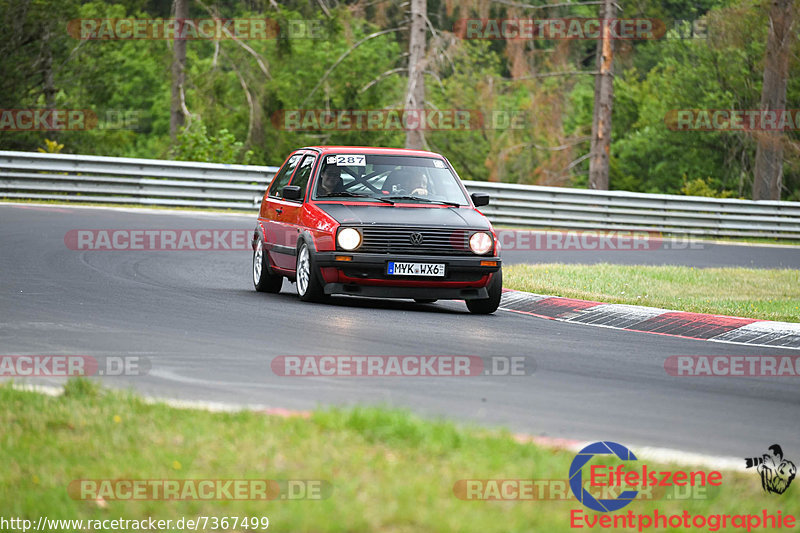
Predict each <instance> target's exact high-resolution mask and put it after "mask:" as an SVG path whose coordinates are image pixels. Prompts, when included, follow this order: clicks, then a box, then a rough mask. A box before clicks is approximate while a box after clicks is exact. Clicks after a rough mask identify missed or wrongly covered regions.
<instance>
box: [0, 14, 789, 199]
mask: <svg viewBox="0 0 800 533" xmlns="http://www.w3.org/2000/svg"><path fill="white" fill-rule="evenodd" d="M329 4H330V3H326V5H329ZM479 4H481V3H479ZM170 5H171V3H170V2H161V1H158V2H156V1H151V0H116V1H115V2H114V3H106V2H102V1H99V0H95V1H88V2H83V1H79V0H60V1H58V2H57V1H55V0H22V1H12V0H0V20H3V22H4V28H7V31H5V32H4V34H3V36H2V37H0V70H2V72H3V73H4V76H3V77H2V78H0V94H2V95H3V106H2V107H3V108H4V109H28V108H44V107H54V108H57V109H86V110H90V111H93V112H94V113H95V114H96V115H97V116H98V119H99V121H98V123H97V125H96V126H95V127H93V128H90V129H87V130H81V131H57V132H46V131H0V149H11V150H28V151H31V150H37V149H39V148H40V147H43V146H49V145H48V144H47V141H52V142H55V143H56V145H63V146H64V147H66V148H64V150H67V151H69V152H72V153H86V154H102V155H109V156H127V157H156V158H167V157H177V158H182V159H189V160H200V161H204V160H214V161H227V162H248V161H249V162H251V163H254V164H271V165H276V164H280V162H282V161H283V160H284V158H285V157H286V155H287V153H288V152H289V151H290V150H293V149H295V148H297V147H299V146H306V145H320V144H343V145H371V146H403V144H404V141H405V132H404V131H402V130H399V131H397V130H396V131H386V130H380V131H333V130H323V131H294V130H287V128H286V127H285V124H283V123H282V122H281V116H282V115H281V113H282V112H283V111H290V110H302V109H311V110H328V109H331V110H336V109H360V110H369V109H395V108H400V107H402V105H403V97H404V93H405V90H406V83H407V79H406V73H405V71H404V70H402V69H403V68H404V67H405V66H406V58H405V56H404V54H405V52H406V51H407V46H408V41H407V39H408V36H407V32H406V31H405V30H400V31H394V32H390V33H386V34H383V35H380V36H377V37H375V38H370V39H367V40H364V39H365V38H366V37H367V36H369V35H371V34H373V33H374V32H377V31H380V30H386V29H390V28H397V27H403V25H404V24H406V18H407V9H406V8H404V7H402V6H399V5H397V4H395V3H392V2H385V3H381V2H379V3H366V4H362V3H359V2H348V3H340V4H338V5H337V6H335V7H330V8H328V10H327V13H324V12H323V11H322V10H321V9H319V8H318V6H317V5H316V4H314V3H313V2H311V3H309V2H304V1H300V0H289V1H287V2H281V3H280V5H275V3H273V2H267V1H265V0H256V1H251V0H247V1H245V0H234V1H231V2H224V3H222V4H214V5H211V4H207V3H199V2H191V4H190V5H191V12H190V15H191V16H192V17H197V18H201V17H209V16H212V14H213V15H215V16H220V17H226V18H233V17H238V18H269V19H272V20H275V21H278V22H279V23H280V24H281V25H282V27H284V28H285V27H287V25H288V23H289V21H297V20H307V21H310V23H314V24H317V25H318V28H320V30H321V35H320V36H319V38H286V37H281V38H278V39H264V40H259V39H250V40H246V41H242V42H241V43H239V42H236V41H233V40H230V39H226V40H221V41H218V42H215V41H206V40H193V41H189V42H188V43H187V64H186V83H185V85H184V96H185V105H186V107H187V108H188V110H189V111H190V113H191V115H192V120H191V121H187V123H191V126H190V127H189V128H187V130H186V131H184V132H182V133H181V134H180V135H179V136H178V137H177V139H176V141H175V144H174V145H173V141H172V139H171V137H170V130H169V128H170V126H169V122H170V105H171V70H170V69H171V63H172V42H171V41H165V40H148V39H141V40H78V39H76V38H74V37H72V36H70V35H69V34H68V33H67V31H66V22H67V21H69V20H74V19H79V18H94V19H114V18H144V19H152V18H154V17H169V16H170ZM624 7H625V17H626V18H627V17H630V18H637V17H650V18H659V19H661V20H663V21H665V23H666V25H667V27H668V28H670V30H669V32H668V34H667V38H665V39H661V40H655V41H634V42H628V41H625V42H618V43H617V45H618V46H617V52H616V56H615V72H616V76H615V81H614V91H615V94H614V96H615V99H614V110H613V120H612V145H611V159H610V174H611V175H610V182H611V188H614V189H623V190H631V191H643V192H656V193H671V194H683V193H685V192H686V191H687V190H690V191H693V193H694V194H714V195H723V196H737V197H747V196H749V194H750V189H751V184H752V175H753V167H754V160H755V150H756V142H755V139H754V137H753V135H752V134H750V133H747V132H683V131H672V130H670V129H669V128H668V127H667V125H666V124H665V122H664V117H665V115H666V114H667V113H669V112H670V111H674V110H679V109H754V108H758V107H759V105H760V93H761V84H762V77H763V57H764V48H765V41H766V31H767V17H766V7H765V6H764V5H762V4H756V3H753V2H751V1H750V0H692V1H691V2H690V1H689V0H670V1H669V2H656V1H655V0H642V1H640V2H638V3H635V4H630V5H625V6H624ZM209 10H210V11H209ZM541 15H542V16H543V17H545V16H546V17H549V18H556V17H570V16H572V17H575V16H583V17H594V16H596V7H595V6H570V7H562V8H552V9H550V10H546V11H543V12H542V13H541ZM475 16H478V17H487V16H488V17H496V18H504V17H519V16H523V15H522V13H521V12H520V11H519V10H518V9H517V8H514V7H513V6H507V5H503V4H496V3H489V4H487V5H474V6H473V5H467V4H462V3H457V2H449V1H440V0H429V1H428V17H429V19H430V20H431V24H432V26H433V28H434V29H435V31H436V33H435V35H434V34H433V33H430V32H429V54H428V58H427V65H426V73H427V74H426V93H427V94H426V100H427V106H428V107H429V108H431V109H445V110H456V109H458V110H469V111H470V112H471V113H474V114H479V115H482V116H483V119H484V120H483V124H482V125H481V126H479V127H472V128H469V129H467V130H441V131H426V132H425V139H426V143H427V145H428V147H429V148H430V149H432V150H436V151H441V152H442V153H444V154H445V155H446V156H447V157H448V158H449V159H450V160H451V161H453V163H454V165H455V166H456V169H457V170H458V171H459V173H460V175H461V176H462V177H463V178H465V179H471V180H485V179H491V180H498V181H505V182H512V183H539V184H547V185H567V186H576V187H585V186H586V183H587V179H588V177H587V175H588V160H586V159H585V155H586V154H587V152H588V150H589V146H590V144H589V143H588V142H587V141H586V138H587V137H588V136H589V135H590V133H591V124H592V112H593V105H594V77H593V76H590V75H566V76H555V77H544V78H538V77H536V76H538V75H539V74H549V73H556V72H561V71H566V72H569V71H591V70H594V68H595V64H594V58H595V49H596V43H595V42H593V41H590V40H584V41H568V42H567V41H552V40H533V41H530V42H526V43H520V42H519V41H516V42H513V41H502V40H464V39H459V38H456V37H453V35H452V34H451V33H449V32H450V31H451V30H452V29H453V24H454V23H455V22H456V21H457V20H458V19H460V18H465V17H475ZM678 19H684V20H692V19H697V20H699V21H700V22H699V24H701V25H702V24H705V27H707V28H708V38H695V39H682V38H679V37H681V35H680V31H679V29H676V27H677V26H679V23H678V22H675V21H676V20H678ZM687 24H688V23H687ZM359 42H360V43H361V44H360V45H359V46H357V47H356V46H355V45H356V43H359ZM798 58H800V43H795V48H794V50H793V53H792V55H791V59H790V69H791V71H790V76H789V84H788V88H787V103H788V104H789V107H796V105H794V103H796V102H798V101H800V75H798V67H799V66H800V60H799V59H798ZM337 61H338V62H339V63H338V64H337V66H336V67H335V68H334V69H332V70H331V67H332V66H333V65H334V64H335V63H337ZM48 79H52V83H50V82H47V80H48ZM502 113H508V116H518V117H521V119H522V120H521V123H518V124H521V126H522V127H505V126H498V125H497V124H496V122H497V120H496V119H497V118H498V117H501V116H502ZM120 114H123V115H125V116H128V115H132V116H134V117H136V120H134V121H132V122H131V123H130V124H128V123H125V124H122V125H120V124H118V123H116V122H115V121H114V120H112V119H110V118H109V117H116V116H119V115H120ZM56 145H54V146H56ZM785 146H786V150H785V156H784V157H785V165H784V182H785V189H784V192H783V197H784V198H785V199H793V200H798V199H800V149H798V148H797V147H798V146H800V133H798V132H796V131H795V132H789V133H788V134H787V135H786V142H785ZM43 149H49V148H43ZM581 161H582V162H581Z"/></svg>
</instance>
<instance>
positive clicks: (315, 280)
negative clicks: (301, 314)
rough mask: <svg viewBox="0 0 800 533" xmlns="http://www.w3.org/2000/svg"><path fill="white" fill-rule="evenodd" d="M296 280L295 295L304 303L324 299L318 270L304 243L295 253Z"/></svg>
mask: <svg viewBox="0 0 800 533" xmlns="http://www.w3.org/2000/svg"><path fill="white" fill-rule="evenodd" d="M295 273H296V274H297V279H296V280H295V284H296V285H297V295H298V296H299V297H300V299H301V300H303V301H304V302H318V301H320V300H322V299H324V298H325V296H326V294H325V291H324V289H323V287H322V282H320V280H319V269H318V268H317V267H316V265H315V264H314V259H313V257H312V256H311V251H310V250H309V248H308V245H307V244H306V243H303V244H301V245H300V249H299V250H298V251H297V264H296V268H295Z"/></svg>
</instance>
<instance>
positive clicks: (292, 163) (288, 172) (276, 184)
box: [269, 154, 302, 198]
mask: <svg viewBox="0 0 800 533" xmlns="http://www.w3.org/2000/svg"><path fill="white" fill-rule="evenodd" d="M301 157H302V155H300V154H296V155H293V156H292V157H290V158H289V161H287V162H286V164H285V165H283V168H282V169H280V171H279V172H278V175H277V176H275V179H274V180H272V185H270V187H269V195H270V196H271V197H273V198H280V197H281V190H282V189H283V188H284V187H286V185H288V184H289V178H291V177H292V172H293V171H294V167H296V166H297V162H298V161H300V158H301Z"/></svg>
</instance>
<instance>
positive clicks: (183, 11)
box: [169, 0, 189, 142]
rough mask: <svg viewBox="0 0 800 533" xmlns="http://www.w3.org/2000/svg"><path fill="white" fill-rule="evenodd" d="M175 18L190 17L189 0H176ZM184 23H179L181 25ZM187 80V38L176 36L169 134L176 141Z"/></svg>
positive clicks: (180, 124) (180, 19)
mask: <svg viewBox="0 0 800 533" xmlns="http://www.w3.org/2000/svg"><path fill="white" fill-rule="evenodd" d="M175 18H176V19H178V20H179V21H181V22H183V20H185V19H187V18H189V0H175ZM181 26H182V24H179V27H181ZM185 80H186V40H185V39H178V38H176V39H175V41H174V43H173V49H172V101H171V104H170V116H169V134H170V136H171V137H172V141H173V142H174V141H175V138H176V136H177V135H178V130H180V128H181V127H182V126H183V124H184V121H185V119H186V117H185V116H184V114H183V105H182V93H183V90H184V82H185Z"/></svg>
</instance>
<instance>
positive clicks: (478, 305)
mask: <svg viewBox="0 0 800 533" xmlns="http://www.w3.org/2000/svg"><path fill="white" fill-rule="evenodd" d="M486 289H487V290H488V291H489V297H488V298H481V299H480V300H467V301H466V302H467V309H469V312H470V313H473V314H476V315H489V314H491V313H494V312H495V311H497V308H498V307H500V298H501V297H502V296H503V270H502V269H501V270H498V271H497V272H495V273H494V275H493V276H492V280H491V281H490V282H489V285H488V286H487V287H486Z"/></svg>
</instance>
